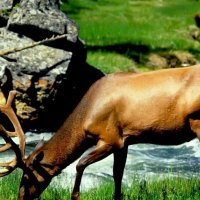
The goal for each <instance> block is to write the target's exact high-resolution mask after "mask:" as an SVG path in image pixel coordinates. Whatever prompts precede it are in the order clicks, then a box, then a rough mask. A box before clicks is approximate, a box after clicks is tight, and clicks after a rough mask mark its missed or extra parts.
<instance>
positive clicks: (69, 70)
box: [0, 0, 103, 131]
mask: <svg viewBox="0 0 200 200" xmlns="http://www.w3.org/2000/svg"><path fill="white" fill-rule="evenodd" d="M15 2H16V1H15ZM60 34H67V37H65V38H63V39H59V40H55V41H53V42H48V43H45V44H43V45H37V46H34V47H32V48H27V49H24V50H22V51H18V52H14V50H15V49H17V48H20V47H25V46H26V45H29V44H32V43H34V42H35V41H39V40H43V39H45V38H47V37H52V36H53V35H60ZM6 49H8V50H9V49H13V53H9V54H6V55H3V56H1V57H0V84H1V85H0V86H1V92H0V103H5V99H6V98H7V96H8V93H9V91H10V90H12V89H15V90H17V91H18V94H17V96H16V98H15V107H16V113H17V115H18V117H19V119H20V121H21V123H22V126H23V128H24V129H25V131H27V130H33V129H36V130H37V131H38V130H41V131H54V130H56V129H57V128H58V127H59V126H60V125H61V124H62V122H63V120H64V119H65V118H66V117H67V116H68V115H69V113H70V112H71V111H72V110H73V109H74V107H75V106H76V105H77V103H78V102H79V101H80V99H81V97H82V96H83V94H84V93H85V92H86V90H87V89H88V88H89V86H90V85H91V84H92V83H93V82H94V81H96V80H97V79H99V78H100V77H102V76H103V73H101V72H100V71H99V70H97V69H95V68H94V67H92V66H89V65H88V64H87V63H86V53H87V52H86V49H85V45H84V43H83V42H82V41H81V40H80V39H79V37H78V27H77V25H76V24H75V23H74V22H73V21H72V20H70V19H69V18H68V17H66V16H65V14H63V13H62V12H61V11H60V10H59V4H58V1H57V0H29V1H27V0H26V1H25V0H21V1H20V4H19V5H17V6H15V8H14V9H13V10H12V11H11V13H10V15H9V19H8V24H7V26H6V27H3V28H0V52H1V51H5V50H6Z"/></svg>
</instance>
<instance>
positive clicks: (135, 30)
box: [62, 0, 200, 73]
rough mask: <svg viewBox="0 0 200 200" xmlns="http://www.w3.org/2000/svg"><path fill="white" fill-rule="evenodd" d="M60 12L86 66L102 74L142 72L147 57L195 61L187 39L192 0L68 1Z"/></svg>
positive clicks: (194, 47) (195, 45)
mask: <svg viewBox="0 0 200 200" xmlns="http://www.w3.org/2000/svg"><path fill="white" fill-rule="evenodd" d="M67 2H68V3H64V4H63V5H62V10H63V11H64V12H66V13H67V15H68V16H69V17H70V18H72V19H74V21H75V22H76V23H77V24H78V25H79V26H80V37H81V38H82V39H83V40H84V41H85V42H86V44H87V47H88V62H89V63H90V64H92V65H94V66H96V67H98V68H100V69H102V70H103V71H104V72H106V73H110V72H113V71H127V70H130V69H131V68H132V67H133V66H136V67H139V68H142V70H143V69H146V68H147V67H146V66H145V65H146V61H147V57H148V55H149V54H151V53H163V52H171V51H175V50H178V51H187V52H190V53H192V54H193V55H195V57H197V58H199V53H200V52H199V50H200V44H199V42H197V41H194V39H192V36H191V27H193V26H195V22H194V14H195V13H198V12H200V10H199V7H200V2H199V1H194V0H177V1H174V0H160V1H158V0H124V1H121V0H101V1H98V0H84V1H82V0H68V1H67Z"/></svg>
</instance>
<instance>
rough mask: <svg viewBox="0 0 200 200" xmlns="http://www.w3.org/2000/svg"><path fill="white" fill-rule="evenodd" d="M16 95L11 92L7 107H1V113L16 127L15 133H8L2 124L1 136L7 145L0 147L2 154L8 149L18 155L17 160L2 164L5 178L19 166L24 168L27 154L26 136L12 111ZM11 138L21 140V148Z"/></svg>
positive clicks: (1, 173) (0, 127)
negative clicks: (25, 153) (25, 154)
mask: <svg viewBox="0 0 200 200" xmlns="http://www.w3.org/2000/svg"><path fill="white" fill-rule="evenodd" d="M15 95H16V91H10V93H9V96H8V100H7V102H6V105H0V112H2V113H4V114H5V115H6V116H7V117H8V119H9V120H10V121H11V123H12V124H13V127H14V131H13V132H11V131H7V130H6V129H5V128H4V127H3V126H2V125H1V124H0V136H1V137H2V138H3V139H4V140H5V142H6V144H5V145H3V146H2V147H0V152H4V151H7V150H8V149H12V150H13V151H14V153H15V155H16V158H14V159H13V160H11V161H9V162H3V163H0V167H4V169H1V170H0V177H2V176H5V175H7V174H9V173H11V172H12V171H13V170H14V169H15V168H16V167H17V166H18V167H21V168H22V166H23V164H24V162H23V159H24V152H25V135H24V132H23V130H22V128H21V125H20V123H19V120H18V119H17V116H16V114H15V112H14V110H13V109H12V101H13V99H14V97H15ZM11 137H18V138H19V146H18V145H17V144H15V142H14V141H13V140H12V139H11Z"/></svg>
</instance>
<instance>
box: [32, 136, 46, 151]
mask: <svg viewBox="0 0 200 200" xmlns="http://www.w3.org/2000/svg"><path fill="white" fill-rule="evenodd" d="M43 145H44V139H42V140H40V141H39V142H38V144H37V145H36V147H35V149H34V151H37V150H38V149H40V148H41V147H42V146H43Z"/></svg>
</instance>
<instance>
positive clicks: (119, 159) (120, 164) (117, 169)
mask: <svg viewBox="0 0 200 200" xmlns="http://www.w3.org/2000/svg"><path fill="white" fill-rule="evenodd" d="M127 152H128V146H124V147H123V148H122V149H117V150H116V151H115V152H114V165H113V178H114V182H115V193H114V200H120V199H121V185H122V177H123V173H124V167H125V164H126V158H127Z"/></svg>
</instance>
